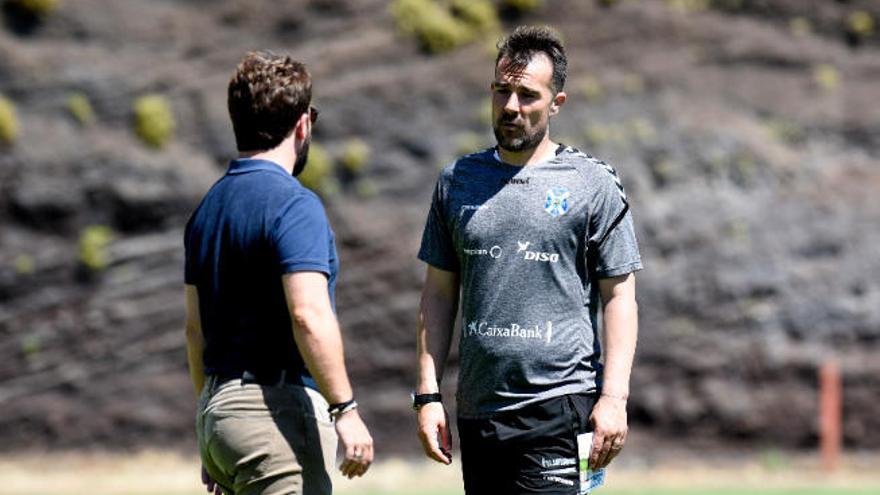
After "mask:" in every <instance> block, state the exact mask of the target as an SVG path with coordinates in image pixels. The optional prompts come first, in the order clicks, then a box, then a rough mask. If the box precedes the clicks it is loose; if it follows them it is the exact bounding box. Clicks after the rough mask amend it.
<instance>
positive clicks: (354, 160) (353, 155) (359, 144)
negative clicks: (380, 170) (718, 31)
mask: <svg viewBox="0 0 880 495" xmlns="http://www.w3.org/2000/svg"><path fill="white" fill-rule="evenodd" d="M340 161H341V162H342V166H343V167H344V168H345V170H347V171H348V173H350V174H351V175H358V174H360V173H361V172H363V171H364V168H366V166H367V163H368V162H369V161H370V145H369V144H367V143H366V141H364V140H363V139H360V138H354V139H350V140H349V141H348V142H346V143H345V147H344V148H342V158H341V159H340Z"/></svg>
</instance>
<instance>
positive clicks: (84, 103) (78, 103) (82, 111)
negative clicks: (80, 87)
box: [67, 93, 95, 125]
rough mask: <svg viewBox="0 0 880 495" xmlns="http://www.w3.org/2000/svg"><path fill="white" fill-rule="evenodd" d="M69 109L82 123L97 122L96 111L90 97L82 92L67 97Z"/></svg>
mask: <svg viewBox="0 0 880 495" xmlns="http://www.w3.org/2000/svg"><path fill="white" fill-rule="evenodd" d="M67 111H68V112H70V115H71V116H73V118H74V119H76V121H77V122H79V123H80V124H82V125H91V124H93V123H94V122H95V111H94V110H93V109H92V104H91V103H90V102H89V99H88V97H86V95H84V94H82V93H74V94H72V95H70V96H69V97H68V98H67Z"/></svg>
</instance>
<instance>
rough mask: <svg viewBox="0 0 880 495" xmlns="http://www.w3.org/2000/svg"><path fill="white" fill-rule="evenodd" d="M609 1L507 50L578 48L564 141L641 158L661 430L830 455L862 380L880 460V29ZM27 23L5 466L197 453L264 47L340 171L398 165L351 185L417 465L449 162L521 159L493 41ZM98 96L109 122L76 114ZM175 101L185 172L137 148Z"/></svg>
mask: <svg viewBox="0 0 880 495" xmlns="http://www.w3.org/2000/svg"><path fill="white" fill-rule="evenodd" d="M599 3H600V2H592V1H590V2H587V1H578V0H558V1H557V0H554V1H547V2H545V6H544V7H542V8H540V9H538V10H537V11H535V12H533V13H531V14H528V15H527V16H526V17H524V18H521V19H507V20H506V21H505V27H506V28H509V27H510V26H512V25H514V24H516V23H517V22H540V23H550V24H552V25H554V26H555V27H556V28H558V29H559V30H560V31H561V32H562V33H563V34H564V36H565V40H566V43H567V45H568V49H569V54H570V59H571V60H570V75H569V82H568V85H567V86H568V87H567V89H568V93H569V95H570V98H569V101H568V103H567V104H566V106H565V108H564V110H563V112H562V115H561V116H560V117H559V118H558V119H557V120H556V121H554V123H553V132H554V134H555V135H556V136H557V137H559V138H560V139H561V140H562V141H564V142H566V143H568V144H573V145H575V146H577V147H579V148H580V149H583V150H585V151H588V152H590V153H591V154H593V155H596V156H599V157H601V158H603V159H605V160H607V161H609V162H611V163H613V164H614V165H615V166H616V167H617V168H618V170H619V171H620V173H621V175H622V177H623V180H624V183H625V185H626V186H627V188H628V193H629V196H630V197H631V199H632V201H633V207H634V211H635V219H636V222H637V228H638V233H639V236H640V240H641V242H642V247H643V256H644V258H645V265H646V270H645V271H644V272H642V273H641V274H640V275H639V299H640V308H641V340H640V347H639V354H638V361H637V365H636V368H635V372H634V375H633V391H632V399H631V403H630V415H631V419H632V422H633V428H634V429H638V430H640V431H646V432H650V433H652V434H655V435H656V436H657V438H660V439H663V438H668V439H674V438H678V437H679V436H680V435H681V434H682V433H683V432H684V433H686V434H687V435H686V436H687V438H689V441H690V442H694V443H695V444H699V445H702V444H709V445H717V444H719V443H722V442H723V443H726V444H736V445H776V446H783V447H806V446H810V445H812V444H813V443H814V442H815V440H816V435H817V431H816V421H815V416H816V410H817V407H816V393H815V381H816V380H815V374H816V369H817V366H818V365H819V364H820V363H821V362H823V361H824V360H826V359H828V358H835V359H838V360H839V361H840V363H841V365H842V368H843V372H844V380H845V393H844V402H845V404H844V420H845V442H846V445H847V446H851V447H859V448H877V447H880V419H878V417H877V415H876V414H874V413H873V411H874V410H875V407H874V406H875V402H876V399H877V397H878V396H880V359H878V357H877V355H878V351H880V257H878V256H877V250H876V246H877V245H878V244H880V229H878V227H877V225H878V223H877V222H878V219H880V200H878V191H880V168H878V157H880V106H878V105H877V104H876V101H877V100H874V98H880V89H878V88H880V86H878V85H877V79H878V76H880V43H878V36H877V35H873V36H871V35H866V36H862V37H859V36H854V35H853V34H852V33H850V34H847V27H846V26H847V25H848V24H847V23H848V21H849V19H850V16H851V15H852V14H853V13H854V12H859V11H863V12H866V13H868V14H869V15H871V16H873V18H874V19H878V18H880V6H878V5H877V3H876V2H873V1H870V0H862V1H858V0H851V1H821V0H811V1H798V0H776V1H774V0H743V1H741V2H725V1H718V2H681V1H661V0H654V1H651V0H642V1H634V0H629V1H621V2H616V4H615V5H614V6H612V7H610V8H605V7H601V6H600V5H599ZM601 3H605V2H601ZM611 3H614V2H611ZM701 4H707V5H708V4H713V5H715V7H714V8H706V9H703V8H697V7H699V6H700V5H701ZM4 15H5V20H6V22H5V25H4V27H3V29H2V30H0V94H2V95H4V96H5V97H7V98H8V99H9V100H10V101H12V102H13V103H14V104H15V107H16V109H17V115H18V120H19V127H20V133H19V136H18V138H17V139H16V140H15V142H14V143H13V144H11V145H7V146H5V148H4V149H3V153H2V154H0V225H2V229H0V356H2V358H3V359H0V407H2V410H3V413H2V414H0V440H2V441H0V445H2V447H0V449H2V450H0V451H9V450H15V449H27V448H80V447H92V446H102V447H111V448H134V447H140V446H148V445H152V446H175V447H184V448H192V445H193V442H194V440H193V435H192V431H191V430H192V415H193V402H194V401H193V399H192V391H191V386H190V385H189V383H188V378H187V374H186V365H185V354H184V351H183V345H184V339H183V329H182V324H183V308H182V298H181V293H182V287H181V283H182V275H181V266H182V258H183V253H182V242H181V233H182V226H183V224H184V223H185V221H186V218H187V216H188V214H189V212H190V211H191V209H192V208H193V206H194V205H195V204H196V203H197V201H198V199H199V198H200V196H201V195H202V194H203V193H204V192H205V191H206V189H207V188H208V187H209V186H210V184H211V183H212V182H213V181H214V180H215V179H216V178H217V177H219V175H220V174H222V171H223V169H224V167H225V162H226V161H227V160H228V159H229V158H231V157H232V156H234V153H235V149H234V141H233V140H232V133H231V128H230V126H229V124H228V122H227V117H226V110H225V87H226V82H227V80H228V77H229V75H230V74H231V71H232V70H233V68H234V67H235V65H236V63H237V61H238V60H239V58H240V57H241V56H242V55H243V54H244V52H246V51H247V50H249V49H253V48H263V47H268V48H272V49H275V50H277V51H283V52H289V53H291V54H293V55H294V56H295V57H296V58H299V59H301V60H303V61H305V62H306V63H307V64H309V66H310V68H311V70H312V72H313V76H314V79H315V90H314V93H315V97H316V104H317V105H318V106H319V107H320V108H321V119H320V121H319V123H318V125H317V127H316V137H315V141H316V142H317V143H320V144H322V145H323V146H324V147H325V148H326V149H327V150H329V151H330V153H331V155H332V156H334V157H338V156H339V155H340V153H341V149H342V148H343V147H344V146H345V144H346V143H347V142H348V141H349V140H350V139H351V138H355V137H357V138H360V139H363V140H364V141H366V142H367V143H368V144H369V146H370V148H371V154H370V159H369V164H368V166H367V168H366V170H365V172H364V175H365V179H366V181H364V180H363V179H361V180H360V181H352V180H350V177H346V176H345V175H344V174H340V175H339V181H340V186H339V187H337V188H336V189H337V191H336V192H335V193H332V194H327V195H326V198H325V201H326V204H327V207H328V212H329V214H330V217H331V222H332V224H333V226H334V229H335V230H336V232H337V237H338V239H339V242H340V250H341V259H342V263H343V271H342V273H341V276H340V280H339V286H338V287H339V289H338V290H339V292H338V305H339V317H340V320H341V323H342V327H343V329H344V333H345V336H346V340H347V356H348V364H349V369H350V371H351V373H352V376H353V378H354V381H355V385H356V389H357V392H358V398H359V401H360V402H361V403H362V405H363V411H364V415H365V416H366V419H367V421H368V423H369V424H370V425H372V427H373V428H374V430H375V436H376V438H377V441H378V442H380V444H381V445H382V446H383V448H384V449H385V450H386V451H398V452H401V451H411V450H413V449H414V448H416V445H415V439H414V438H412V431H413V425H412V422H411V421H412V420H411V417H410V416H411V413H410V412H409V410H408V400H409V398H408V391H409V388H410V386H411V383H412V381H413V371H414V362H413V347H414V345H413V326H414V319H415V318H414V314H415V309H416V305H417V303H418V290H419V285H420V278H421V275H422V271H423V267H422V266H421V264H420V263H419V262H417V261H416V260H415V251H416V249H417V246H418V242H419V238H420V235H421V226H422V222H423V220H424V216H425V213H426V209H427V205H428V201H429V195H430V190H431V187H432V184H433V181H434V179H435V177H436V174H437V171H438V169H439V167H440V166H441V165H442V164H444V163H445V162H448V161H449V160H450V159H452V158H453V157H454V156H455V155H456V154H458V153H460V152H462V151H466V150H468V151H469V150H472V149H474V148H477V147H481V146H484V145H488V144H491V132H490V131H489V129H488V123H487V121H486V117H485V108H486V101H487V100H486V97H487V85H488V81H489V78H490V76H491V70H492V61H493V58H494V56H493V54H492V53H491V51H490V50H488V49H487V47H486V45H487V43H476V44H472V45H470V46H468V47H466V48H463V49H461V50H458V51H455V52H452V53H449V54H445V55H436V56H431V55H427V54H425V53H423V52H421V51H420V50H419V48H418V47H417V45H416V44H415V43H414V42H413V41H412V40H410V39H407V38H405V37H401V36H400V35H398V34H397V32H396V31H395V26H394V21H393V19H392V17H391V15H390V14H389V12H388V8H387V3H386V2H383V1H379V0H363V1H354V0H347V1H326V0H310V1H307V0H292V1H286V2H270V1H268V0H248V1H244V0H222V1H216V2H208V1H199V0H189V1H182V0H181V1H176V2H175V1H170V0H167V1H155V2H142V1H138V0H114V1H109V0H78V1H76V2H72V1H68V2H62V3H61V4H60V7H59V8H58V10H57V12H54V13H53V14H52V15H51V16H49V17H47V18H46V19H45V20H43V21H41V22H38V23H36V24H28V25H24V24H22V23H21V22H20V21H17V20H16V19H15V18H13V17H12V16H11V14H10V13H9V12H8V10H7V11H4ZM72 93H78V94H82V95H85V96H86V97H87V98H88V100H89V101H90V102H91V105H92V106H93V108H94V112H95V119H94V123H92V124H88V125H82V124H80V123H78V122H77V120H76V119H74V118H72V116H71V114H70V112H69V111H68V110H67V108H66V105H67V101H68V97H69V95H70V94H72ZM146 93H158V94H161V95H163V96H165V97H167V98H168V100H169V101H170V102H171V107H172V109H173V113H174V116H175V120H176V122H177V130H176V132H175V137H174V139H173V141H172V142H171V143H170V144H169V145H168V146H166V147H165V148H163V149H161V150H153V149H150V148H148V147H146V146H144V144H142V143H141V141H140V140H139V139H138V138H137V137H136V136H135V135H134V133H133V132H132V130H131V129H132V125H131V121H132V110H131V108H132V102H133V101H134V99H135V98H136V97H138V96H140V95H142V94H146ZM93 225H102V226H108V227H110V228H112V229H113V231H114V233H115V235H114V237H113V240H112V241H111V242H110V243H109V244H108V245H107V247H106V249H101V250H100V251H101V254H103V255H105V257H106V258H105V259H104V260H103V262H102V263H101V264H102V265H104V264H105V265H106V268H104V269H99V270H94V269H90V268H88V266H86V265H85V264H84V261H83V260H84V254H83V253H82V252H81V246H80V245H79V244H78V242H79V240H80V239H82V235H83V233H84V232H88V231H89V230H88V226H93ZM98 244H100V243H98ZM99 247H100V246H99ZM454 375H455V367H454V366H453V368H452V370H451V375H450V376H448V377H447V385H448V386H450V387H451V384H452V383H454Z"/></svg>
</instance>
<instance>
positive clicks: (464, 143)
mask: <svg viewBox="0 0 880 495" xmlns="http://www.w3.org/2000/svg"><path fill="white" fill-rule="evenodd" d="M485 144H486V142H485V140H484V139H483V137H482V136H480V135H479V134H477V133H476V132H464V133H461V134H459V135H458V136H456V137H455V152H456V153H457V154H459V155H468V154H471V153H476V152H478V151H480V150H481V149H483V148H485V147H486V146H485Z"/></svg>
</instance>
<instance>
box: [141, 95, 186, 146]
mask: <svg viewBox="0 0 880 495" xmlns="http://www.w3.org/2000/svg"><path fill="white" fill-rule="evenodd" d="M134 125H135V132H136V133H137V135H138V137H140V138H141V140H142V141H143V142H144V143H145V144H147V145H148V146H152V147H154V148H161V147H163V146H165V144H167V143H168V141H169V140H170V139H171V136H172V134H173V133H174V129H175V128H176V127H177V124H176V122H175V121H174V114H173V113H172V112H171V105H170V104H169V103H168V100H167V99H166V98H165V97H164V96H161V95H155V94H153V95H145V96H141V97H140V98H138V99H137V100H135V102H134Z"/></svg>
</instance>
